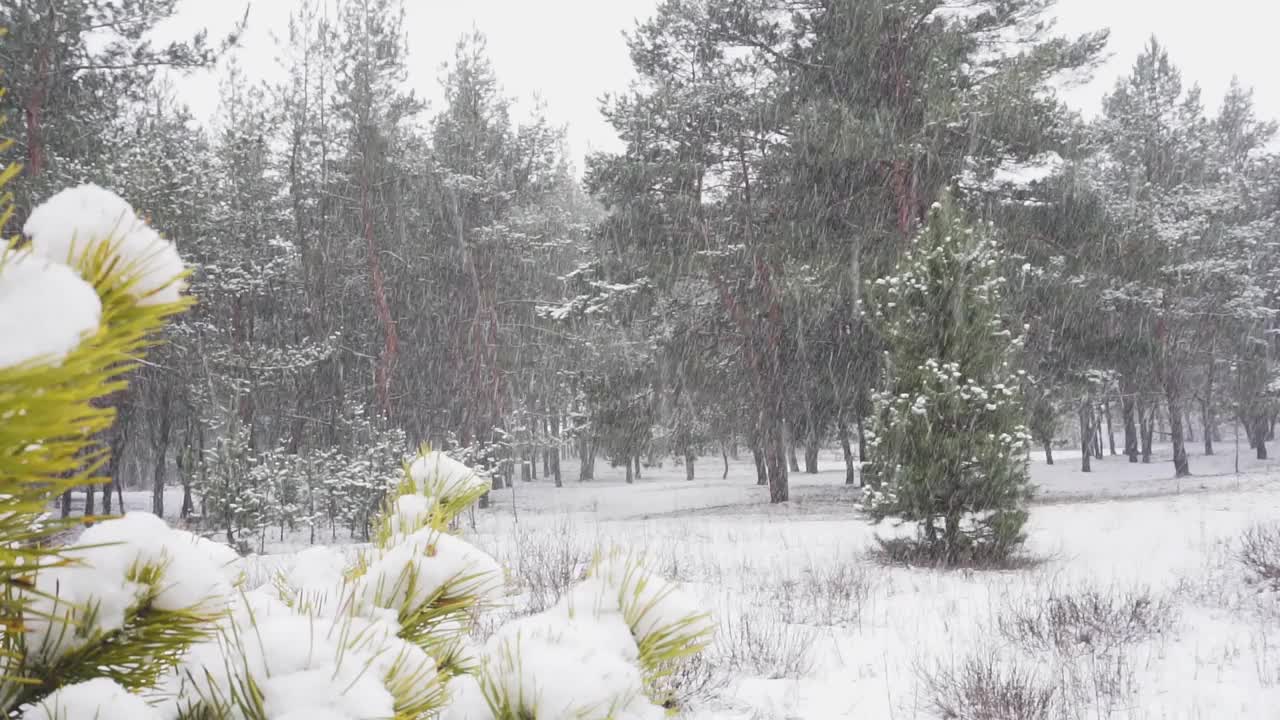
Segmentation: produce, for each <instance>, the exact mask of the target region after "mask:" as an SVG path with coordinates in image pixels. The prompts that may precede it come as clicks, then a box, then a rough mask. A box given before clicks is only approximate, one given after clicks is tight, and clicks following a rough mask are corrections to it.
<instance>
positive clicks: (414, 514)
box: [388, 495, 435, 543]
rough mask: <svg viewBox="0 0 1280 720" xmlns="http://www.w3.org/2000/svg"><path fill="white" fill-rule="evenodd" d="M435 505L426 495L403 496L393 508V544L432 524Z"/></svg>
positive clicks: (397, 499)
mask: <svg viewBox="0 0 1280 720" xmlns="http://www.w3.org/2000/svg"><path fill="white" fill-rule="evenodd" d="M434 507H435V503H434V502H433V501H432V500H431V498H428V497H427V496H425V495H401V496H400V497H398V498H396V502H395V505H393V506H392V508H391V515H390V517H389V518H388V521H389V522H390V524H391V542H392V543H395V542H397V540H398V539H401V538H404V537H406V536H408V535H411V534H412V533H414V532H417V531H418V530H421V529H422V528H424V527H426V526H427V525H428V524H429V523H430V522H431V512H432V509H433V508H434Z"/></svg>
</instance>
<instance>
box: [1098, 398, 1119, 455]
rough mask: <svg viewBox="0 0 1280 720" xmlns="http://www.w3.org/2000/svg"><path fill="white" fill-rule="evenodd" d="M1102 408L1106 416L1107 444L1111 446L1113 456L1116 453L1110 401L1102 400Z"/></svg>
mask: <svg viewBox="0 0 1280 720" xmlns="http://www.w3.org/2000/svg"><path fill="white" fill-rule="evenodd" d="M1102 409H1103V412H1104V413H1105V414H1106V417H1107V445H1108V446H1109V447H1110V448H1111V454H1112V455H1113V456H1114V455H1117V454H1118V453H1116V432H1115V430H1114V429H1112V426H1111V401H1110V400H1106V401H1104V402H1103V403H1102Z"/></svg>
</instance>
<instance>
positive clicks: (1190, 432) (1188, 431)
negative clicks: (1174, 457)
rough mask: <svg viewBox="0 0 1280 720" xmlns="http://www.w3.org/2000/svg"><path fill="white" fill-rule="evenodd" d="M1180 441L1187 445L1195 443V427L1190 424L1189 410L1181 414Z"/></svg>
mask: <svg viewBox="0 0 1280 720" xmlns="http://www.w3.org/2000/svg"><path fill="white" fill-rule="evenodd" d="M1182 439H1183V440H1185V441H1186V442H1189V443H1190V442H1195V441H1196V432H1195V426H1193V425H1192V424H1191V411H1190V410H1187V411H1186V412H1184V413H1183V414H1182Z"/></svg>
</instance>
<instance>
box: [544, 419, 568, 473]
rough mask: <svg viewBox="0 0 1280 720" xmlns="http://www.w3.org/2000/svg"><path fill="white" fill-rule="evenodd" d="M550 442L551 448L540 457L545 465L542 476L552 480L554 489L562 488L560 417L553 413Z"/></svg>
mask: <svg viewBox="0 0 1280 720" xmlns="http://www.w3.org/2000/svg"><path fill="white" fill-rule="evenodd" d="M551 442H552V446H551V447H550V448H548V449H547V451H546V452H545V453H543V455H542V460H543V462H545V463H547V465H544V466H543V468H542V476H543V477H551V478H554V479H555V481H556V487H564V479H563V478H561V477H560V416H559V415H557V414H555V413H552V415H551Z"/></svg>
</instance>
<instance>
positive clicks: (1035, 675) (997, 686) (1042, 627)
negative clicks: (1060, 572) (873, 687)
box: [921, 586, 1178, 720]
mask: <svg viewBox="0 0 1280 720" xmlns="http://www.w3.org/2000/svg"><path fill="white" fill-rule="evenodd" d="M1177 618H1178V613H1177V609H1176V606H1175V604H1174V603H1173V601H1172V600H1171V599H1170V598H1168V597H1165V596H1163V595H1159V594H1155V593H1152V592H1151V591H1149V590H1146V589H1119V588H1107V589H1101V588H1097V587H1091V586H1083V587H1078V588H1072V589H1068V590H1050V591H1048V592H1046V593H1042V594H1036V593H1033V594H1026V595H1010V596H1007V597H1006V599H1005V600H1004V601H1003V603H1002V605H1001V606H1000V607H999V608H998V609H997V614H996V618H995V620H994V623H993V627H992V628H991V633H990V635H991V636H993V637H996V638H999V639H1001V640H1003V641H1004V642H1005V647H1004V648H1002V649H1001V650H998V651H997V650H984V651H980V652H975V653H972V654H970V655H968V656H965V657H962V658H961V659H960V660H958V661H956V662H953V663H951V664H949V665H948V664H943V665H939V666H937V667H934V668H931V669H926V670H925V671H924V672H922V673H921V674H922V676H923V681H924V685H925V687H926V688H928V690H929V693H930V699H931V704H932V706H933V708H934V709H935V711H936V712H937V713H938V714H939V716H940V717H942V718H945V719H947V720H1084V719H1085V718H1108V717H1115V716H1117V715H1115V714H1114V713H1117V712H1123V710H1124V708H1127V707H1130V706H1131V705H1132V702H1133V698H1134V696H1135V694H1136V692H1137V689H1138V686H1137V681H1136V678H1135V674H1136V670H1137V669H1138V667H1139V666H1140V665H1141V664H1142V662H1143V659H1144V658H1145V657H1148V655H1147V654H1144V652H1143V649H1144V648H1148V649H1149V648H1150V646H1151V644H1152V643H1153V642H1156V641H1159V640H1161V639H1163V638H1165V637H1166V636H1167V635H1169V634H1170V633H1171V631H1172V630H1173V627H1174V625H1175V624H1176V622H1177Z"/></svg>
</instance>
